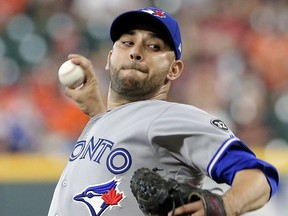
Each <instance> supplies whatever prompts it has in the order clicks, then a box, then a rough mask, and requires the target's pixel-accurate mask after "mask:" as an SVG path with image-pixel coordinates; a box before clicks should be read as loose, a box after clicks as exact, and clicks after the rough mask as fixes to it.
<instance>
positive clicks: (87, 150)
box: [69, 136, 132, 174]
mask: <svg viewBox="0 0 288 216" xmlns="http://www.w3.org/2000/svg"><path fill="white" fill-rule="evenodd" d="M113 145H114V142H112V141H110V140H107V139H102V138H99V139H98V141H97V142H95V139H94V136H93V137H91V139H90V140H89V141H87V140H81V141H78V142H77V143H76V144H75V146H74V149H73V151H72V154H71V155H70V158H69V161H70V162H73V161H75V160H76V159H79V160H81V159H89V160H90V161H94V162H96V163H99V164H100V163H103V160H105V159H102V156H103V154H104V153H105V152H107V151H109V154H108V156H107V158H106V160H105V162H106V166H107V168H108V170H109V171H110V172H112V173H113V174H121V173H124V172H126V171H127V170H128V169H129V168H130V166H131V164H132V158H131V155H130V153H129V152H128V151H127V150H126V149H125V148H115V149H113V150H112V148H113ZM119 157H121V159H122V160H121V161H123V162H122V164H120V165H119V164H117V165H115V161H114V160H116V158H119ZM118 161H119V160H118Z"/></svg>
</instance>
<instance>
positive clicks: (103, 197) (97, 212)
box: [73, 178, 125, 216]
mask: <svg viewBox="0 0 288 216" xmlns="http://www.w3.org/2000/svg"><path fill="white" fill-rule="evenodd" d="M119 183H120V180H117V179H116V178H114V179H112V180H111V181H109V182H106V183H104V184H98V185H93V186H90V187H88V188H86V189H85V190H84V191H83V192H82V193H80V194H78V195H76V196H74V198H73V199H74V200H75V201H79V202H83V203H84V204H85V205H86V206H87V207H88V209H89V211H90V215H91V216H101V215H102V214H103V213H104V212H105V211H106V210H107V209H108V207H110V209H111V208H112V207H114V206H120V202H121V201H122V200H123V199H124V198H125V196H124V193H123V192H119V190H118V184H119Z"/></svg>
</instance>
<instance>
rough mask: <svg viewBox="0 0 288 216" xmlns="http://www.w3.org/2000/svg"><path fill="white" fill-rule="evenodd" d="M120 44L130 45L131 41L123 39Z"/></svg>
mask: <svg viewBox="0 0 288 216" xmlns="http://www.w3.org/2000/svg"><path fill="white" fill-rule="evenodd" d="M122 44H124V45H126V46H132V45H133V42H132V41H123V42H122Z"/></svg>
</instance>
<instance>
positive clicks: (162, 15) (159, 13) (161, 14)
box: [142, 9, 166, 18]
mask: <svg viewBox="0 0 288 216" xmlns="http://www.w3.org/2000/svg"><path fill="white" fill-rule="evenodd" d="M142 11H143V12H146V13H149V14H151V15H154V16H157V17H160V18H166V15H165V12H164V11H161V10H152V9H143V10H142Z"/></svg>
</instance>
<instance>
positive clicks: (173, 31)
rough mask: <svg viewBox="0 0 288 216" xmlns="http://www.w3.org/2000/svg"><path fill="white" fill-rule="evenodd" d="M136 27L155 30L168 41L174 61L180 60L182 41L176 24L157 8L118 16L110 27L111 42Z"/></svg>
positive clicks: (143, 9) (170, 17)
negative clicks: (172, 51)
mask: <svg viewBox="0 0 288 216" xmlns="http://www.w3.org/2000/svg"><path fill="white" fill-rule="evenodd" d="M137 25H144V26H148V27H153V28H154V29H157V30H158V31H159V32H161V34H162V35H164V36H165V37H166V38H167V39H168V40H169V43H170V44H171V45H172V48H173V50H174V52H175V56H176V59H177V60H179V59H180V58H181V52H182V40H181V33H180V28H179V25H178V22H177V21H176V20H175V19H174V18H173V17H172V16H170V15H169V14H168V13H166V12H165V11H162V10H160V9H158V8H153V7H148V8H142V9H139V10H133V11H128V12H125V13H123V14H120V15H119V16H118V17H116V19H115V20H114V21H113V23H112V25H111V28H110V37H111V40H112V41H113V43H115V42H116V41H117V40H118V39H119V38H120V37H121V35H122V34H124V33H126V32H127V31H128V30H131V28H132V27H134V26H137Z"/></svg>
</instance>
